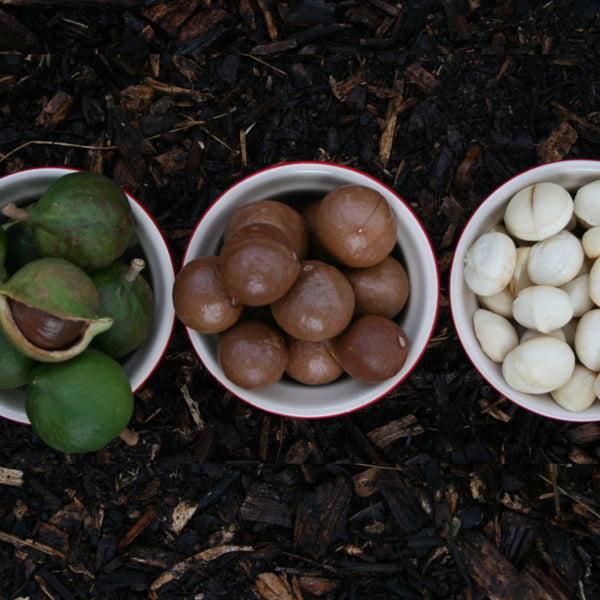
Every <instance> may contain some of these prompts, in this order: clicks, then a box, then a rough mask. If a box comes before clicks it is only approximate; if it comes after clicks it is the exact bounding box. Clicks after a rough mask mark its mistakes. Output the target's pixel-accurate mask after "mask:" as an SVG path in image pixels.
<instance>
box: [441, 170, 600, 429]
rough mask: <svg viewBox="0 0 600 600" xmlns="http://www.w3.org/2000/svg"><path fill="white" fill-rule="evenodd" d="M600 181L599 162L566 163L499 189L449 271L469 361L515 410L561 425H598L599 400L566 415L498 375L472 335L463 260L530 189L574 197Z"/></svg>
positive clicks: (472, 303)
mask: <svg viewBox="0 0 600 600" xmlns="http://www.w3.org/2000/svg"><path fill="white" fill-rule="evenodd" d="M596 179H600V161H597V160H565V161H559V162H553V163H548V164H544V165H541V166H539V167H534V168H532V169H530V170H528V171H525V172H524V173H521V174H519V175H517V176H515V177H513V178H512V179H509V180H508V181H507V182H506V183H504V184H502V185H501V186H500V187H499V188H498V189H496V190H495V191H494V192H493V193H492V194H490V195H489V196H488V197H487V198H486V199H485V200H484V201H483V202H482V203H481V204H480V205H479V207H478V208H477V210H476V211H475V212H474V213H473V215H472V216H471V218H470V219H469V221H468V223H467V225H466V226H465V228H464V230H463V232H462V233H461V236H460V238H459V240H458V244H457V246H456V249H455V251H454V256H453V259H452V266H451V269H450V282H449V288H450V309H451V313H452V319H453V321H454V327H455V329H456V332H457V334H458V338H459V340H460V342H461V344H462V346H463V348H464V350H465V352H466V353H467V356H468V357H469V359H470V360H471V362H472V363H473V365H474V366H475V368H476V369H477V370H478V371H479V373H481V375H482V377H483V378H484V379H485V380H486V381H487V382H488V383H489V384H490V385H491V386H492V387H493V388H495V389H496V390H497V391H498V392H500V394H502V395H503V396H505V397H506V398H508V399H509V400H511V401H512V402H514V403H515V404H518V405H519V406H521V407H523V408H525V409H527V410H529V411H531V412H534V413H537V414H538V415H543V416H545V417H550V418H553V419H560V420H563V421H578V422H581V421H600V401H598V400H597V401H596V402H595V403H594V404H593V405H592V406H591V407H590V408H588V409H587V410H585V411H582V412H572V411H568V410H566V409H564V408H562V407H561V406H559V405H558V404H557V403H556V402H555V401H554V400H553V398H552V396H550V394H541V395H537V394H524V393H521V392H517V391H516V390H514V389H513V388H511V387H510V386H509V385H508V384H507V383H506V381H505V380H504V378H503V376H502V371H501V367H500V365H498V364H496V363H494V362H492V361H491V360H490V359H489V358H488V357H487V356H486V355H485V354H484V352H483V351H482V349H481V347H480V345H479V342H478V341H477V338H476V337H475V332H474V330H473V313H474V312H475V310H476V309H477V308H478V302H477V298H476V296H475V294H474V293H473V292H472V291H471V290H470V289H469V288H468V286H467V284H466V283H465V280H464V277H463V267H464V262H465V255H466V253H467V250H468V249H469V248H470V246H471V245H472V244H473V242H475V240H476V239H477V238H478V237H479V236H480V235H481V234H482V233H485V232H486V231H489V230H490V229H491V228H492V227H494V225H496V224H498V223H500V221H502V217H503V214H504V208H505V206H506V204H507V203H508V201H509V200H510V199H511V198H512V196H513V195H514V194H515V193H516V192H518V191H519V190H521V189H523V188H524V187H526V186H528V185H532V184H534V183H539V182H542V181H550V182H553V183H557V184H559V185H562V186H563V187H564V188H566V189H567V190H569V191H570V192H571V194H572V195H573V194H574V192H575V191H576V190H577V189H578V188H579V187H581V186H582V185H584V184H585V183H589V182H590V181H594V180H596Z"/></svg>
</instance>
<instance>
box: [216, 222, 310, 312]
mask: <svg viewBox="0 0 600 600" xmlns="http://www.w3.org/2000/svg"><path fill="white" fill-rule="evenodd" d="M219 256H220V268H221V275H222V277H223V283H224V284H225V287H226V288H227V290H228V291H229V293H230V294H231V296H232V297H233V298H235V299H236V300H237V301H238V302H240V303H241V304H245V305H247V306H264V305H266V304H270V303H271V302H274V301H275V300H278V299H279V298H281V297H282V296H283V295H284V294H285V293H286V292H287V291H288V290H289V289H290V287H291V285H292V284H293V283H294V281H295V280H296V277H297V276H298V273H299V272H300V262H299V261H298V258H297V256H296V253H295V252H294V250H293V248H292V247H291V245H290V243H289V242H288V240H287V238H286V236H285V234H284V233H282V231H281V230H279V229H277V227H274V226H273V225H268V224H266V223H256V224H253V225H247V226H246V227H242V229H239V230H238V231H236V232H235V233H234V234H233V235H232V236H231V237H230V238H229V239H228V240H226V241H225V242H223V246H222V248H221V252H220V255H219Z"/></svg>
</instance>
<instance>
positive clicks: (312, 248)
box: [302, 200, 337, 264]
mask: <svg viewBox="0 0 600 600" xmlns="http://www.w3.org/2000/svg"><path fill="white" fill-rule="evenodd" d="M319 203H320V200H313V201H312V202H309V203H308V204H307V205H306V206H305V207H304V209H303V210H302V216H303V217H304V218H305V220H306V222H307V223H308V231H309V236H310V239H309V246H308V255H309V257H310V258H314V259H317V260H322V261H323V262H326V263H329V264H336V263H337V261H336V260H335V259H334V258H333V257H332V256H331V254H329V252H327V250H325V248H323V245H322V244H321V243H320V242H319V238H317V234H316V232H315V231H316V224H317V211H318V210H319Z"/></svg>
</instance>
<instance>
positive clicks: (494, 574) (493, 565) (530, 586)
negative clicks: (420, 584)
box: [456, 533, 566, 600]
mask: <svg viewBox="0 0 600 600" xmlns="http://www.w3.org/2000/svg"><path fill="white" fill-rule="evenodd" d="M456 547H457V549H458V552H459V554H460V557H461V560H462V561H463V563H464V566H465V569H466V571H467V573H468V574H469V576H470V577H471V578H472V579H473V581H474V582H475V583H476V584H477V586H479V587H480V588H481V589H482V590H483V591H484V592H485V594H486V596H488V597H489V599H490V600H510V599H513V598H527V599H528V600H550V599H551V598H553V599H554V600H559V599H557V598H556V597H555V596H552V595H551V594H550V593H549V591H547V590H546V589H544V587H543V585H542V584H540V583H539V582H538V581H536V580H535V579H533V578H532V577H528V576H525V577H523V576H521V575H520V574H519V572H518V571H517V569H516V568H515V567H514V566H513V565H512V564H511V563H510V562H509V561H508V560H507V558H506V557H505V556H504V555H503V554H502V553H501V552H499V551H498V550H497V549H496V547H495V546H494V545H493V544H492V543H491V542H490V541H489V540H488V539H487V538H485V537H484V536H483V535H481V534H469V533H466V534H464V535H463V536H462V537H461V538H459V539H456ZM560 600H563V599H562V598H560ZM565 600H566V599H565Z"/></svg>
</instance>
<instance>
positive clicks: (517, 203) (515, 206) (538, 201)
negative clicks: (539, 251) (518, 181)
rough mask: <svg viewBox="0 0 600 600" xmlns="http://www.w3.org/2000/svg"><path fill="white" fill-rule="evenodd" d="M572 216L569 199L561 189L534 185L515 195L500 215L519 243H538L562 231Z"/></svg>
mask: <svg viewBox="0 0 600 600" xmlns="http://www.w3.org/2000/svg"><path fill="white" fill-rule="evenodd" d="M572 214H573V199H572V198H571V194H569V192H568V191H567V190H566V189H565V188H563V187H562V186H560V185H558V184H556V183H551V182H541V183H534V184H533V185H530V186H527V187H525V188H523V189H522V190H520V191H518V192H517V193H516V194H515V195H514V196H513V197H512V198H511V199H510V200H509V202H508V204H507V206H506V209H505V211H504V225H505V226H506V229H508V231H509V233H510V234H511V235H513V236H514V237H516V238H518V239H521V240H529V241H539V240H543V239H544V238H547V237H550V236H551V235H554V234H555V233H558V232H559V231H561V230H562V229H564V228H565V227H566V226H567V224H568V223H569V221H570V220H571V216H572Z"/></svg>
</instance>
